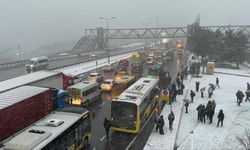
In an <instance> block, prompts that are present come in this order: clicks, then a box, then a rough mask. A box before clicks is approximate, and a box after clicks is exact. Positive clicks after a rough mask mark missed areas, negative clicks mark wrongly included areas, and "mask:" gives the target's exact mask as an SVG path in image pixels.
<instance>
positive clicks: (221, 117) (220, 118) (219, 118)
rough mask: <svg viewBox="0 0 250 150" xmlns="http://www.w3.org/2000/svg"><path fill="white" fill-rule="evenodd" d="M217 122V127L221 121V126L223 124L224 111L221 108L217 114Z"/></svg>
mask: <svg viewBox="0 0 250 150" xmlns="http://www.w3.org/2000/svg"><path fill="white" fill-rule="evenodd" d="M217 118H218V123H217V127H219V124H220V123H221V126H223V120H224V113H223V110H222V109H221V110H220V112H219V114H218V116H217Z"/></svg>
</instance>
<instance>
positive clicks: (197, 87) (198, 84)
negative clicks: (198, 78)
mask: <svg viewBox="0 0 250 150" xmlns="http://www.w3.org/2000/svg"><path fill="white" fill-rule="evenodd" d="M199 88H200V82H195V89H196V92H199Z"/></svg>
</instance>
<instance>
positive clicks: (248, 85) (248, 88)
mask: <svg viewBox="0 0 250 150" xmlns="http://www.w3.org/2000/svg"><path fill="white" fill-rule="evenodd" d="M247 90H250V84H249V83H248V82H247Z"/></svg>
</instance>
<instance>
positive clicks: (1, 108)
mask: <svg viewBox="0 0 250 150" xmlns="http://www.w3.org/2000/svg"><path fill="white" fill-rule="evenodd" d="M52 110H53V102H52V93H51V90H50V89H48V88H41V87H32V86H22V87H19V88H16V89H12V90H9V91H7V92H4V93H1V94H0V141H2V140H4V139H6V138H8V137H9V136H11V135H13V134H15V133H16V132H18V131H20V130H21V129H24V128H25V127H27V126H29V125H31V124H32V123H34V122H35V121H37V120H39V119H41V118H43V117H44V116H46V115H47V114H49V113H50V112H51V111H52Z"/></svg>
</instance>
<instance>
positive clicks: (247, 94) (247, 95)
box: [245, 90, 250, 102]
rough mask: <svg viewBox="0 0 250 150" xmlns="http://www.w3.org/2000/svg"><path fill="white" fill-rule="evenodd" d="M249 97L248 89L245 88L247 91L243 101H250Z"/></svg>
mask: <svg viewBox="0 0 250 150" xmlns="http://www.w3.org/2000/svg"><path fill="white" fill-rule="evenodd" d="M249 97H250V90H247V91H246V99H245V102H246V101H247V100H249V101H250V99H249Z"/></svg>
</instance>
